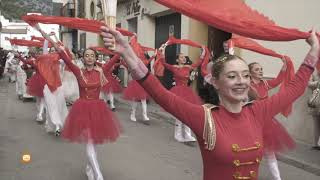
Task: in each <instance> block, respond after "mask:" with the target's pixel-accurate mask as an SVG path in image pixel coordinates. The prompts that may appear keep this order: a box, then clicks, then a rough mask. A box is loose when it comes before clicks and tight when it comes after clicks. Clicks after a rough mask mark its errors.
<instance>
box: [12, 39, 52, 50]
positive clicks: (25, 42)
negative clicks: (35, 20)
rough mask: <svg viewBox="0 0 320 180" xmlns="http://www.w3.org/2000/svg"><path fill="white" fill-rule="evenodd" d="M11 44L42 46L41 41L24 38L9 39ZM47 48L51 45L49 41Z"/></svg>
mask: <svg viewBox="0 0 320 180" xmlns="http://www.w3.org/2000/svg"><path fill="white" fill-rule="evenodd" d="M9 41H10V43H11V45H17V46H28V47H43V41H31V40H25V39H9ZM48 47H49V48H51V47H52V44H51V43H49V45H48Z"/></svg>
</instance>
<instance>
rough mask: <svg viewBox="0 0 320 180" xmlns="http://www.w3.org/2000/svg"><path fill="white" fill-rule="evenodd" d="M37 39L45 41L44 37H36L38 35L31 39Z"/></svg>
mask: <svg viewBox="0 0 320 180" xmlns="http://www.w3.org/2000/svg"><path fill="white" fill-rule="evenodd" d="M33 40H36V41H41V42H43V41H44V40H45V39H44V38H43V37H36V36H31V41H33Z"/></svg>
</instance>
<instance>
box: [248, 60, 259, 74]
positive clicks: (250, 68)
mask: <svg viewBox="0 0 320 180" xmlns="http://www.w3.org/2000/svg"><path fill="white" fill-rule="evenodd" d="M255 64H259V63H257V62H253V63H250V64H249V65H248V67H249V71H250V72H251V71H252V68H253V66H254V65H255Z"/></svg>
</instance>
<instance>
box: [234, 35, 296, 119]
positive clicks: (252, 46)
mask: <svg viewBox="0 0 320 180" xmlns="http://www.w3.org/2000/svg"><path fill="white" fill-rule="evenodd" d="M230 42H232V44H233V45H234V46H235V47H238V48H242V49H247V50H250V51H253V52H257V53H260V54H264V55H267V56H273V57H277V58H284V59H285V61H286V64H287V69H286V75H285V78H284V81H283V83H282V84H281V86H280V91H281V90H283V89H285V88H286V87H287V86H288V84H289V82H290V81H291V80H292V79H293V77H294V66H293V63H292V60H291V59H290V57H288V56H285V55H281V54H279V53H277V52H275V51H273V50H271V49H267V48H265V47H263V46H262V45H260V44H259V43H257V42H256V41H254V40H252V39H249V38H245V37H242V36H238V35H233V36H232V38H231V39H230V40H229V43H230ZM291 111H292V105H290V106H289V107H288V108H287V109H285V110H284V111H283V112H282V114H283V115H284V116H286V117H287V116H288V115H289V114H290V113H291Z"/></svg>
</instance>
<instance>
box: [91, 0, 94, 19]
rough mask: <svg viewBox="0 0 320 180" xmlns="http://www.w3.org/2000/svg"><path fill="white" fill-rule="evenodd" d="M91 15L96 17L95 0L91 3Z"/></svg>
mask: <svg viewBox="0 0 320 180" xmlns="http://www.w3.org/2000/svg"><path fill="white" fill-rule="evenodd" d="M90 17H91V18H92V19H94V17H95V5H94V3H93V1H92V2H91V4H90Z"/></svg>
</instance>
